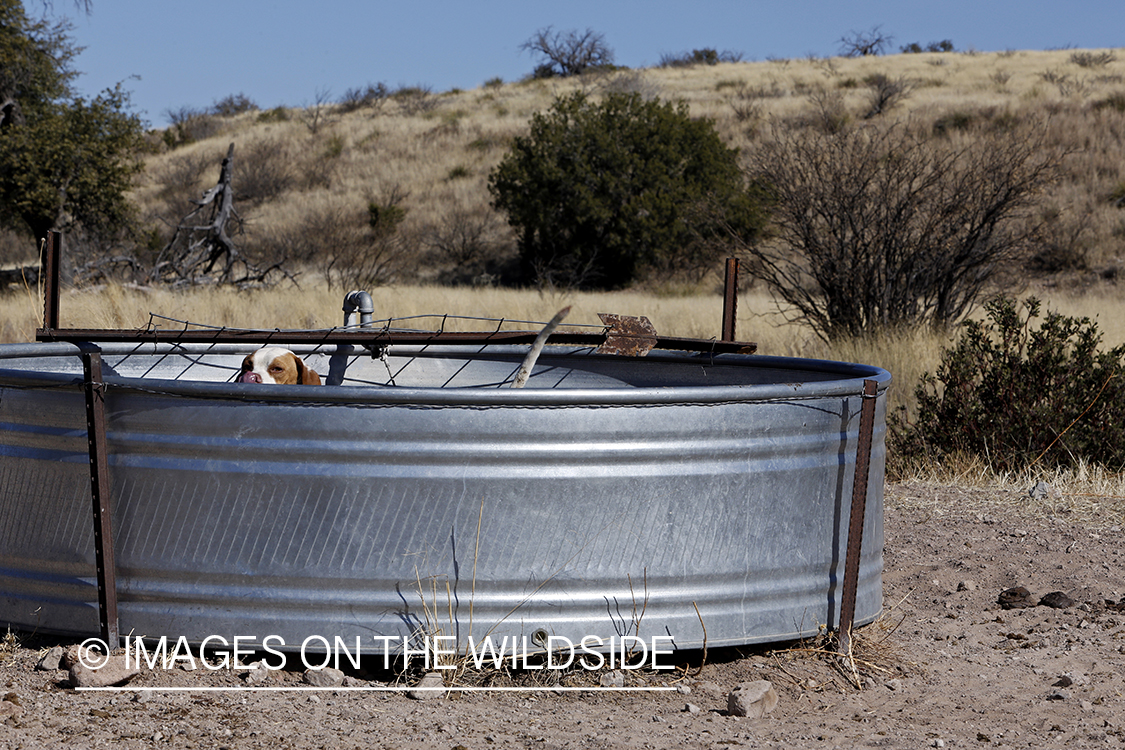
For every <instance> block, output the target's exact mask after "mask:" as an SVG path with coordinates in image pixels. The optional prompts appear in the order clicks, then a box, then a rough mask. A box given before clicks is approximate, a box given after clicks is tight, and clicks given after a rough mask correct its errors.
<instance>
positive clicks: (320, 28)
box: [25, 0, 1125, 126]
mask: <svg viewBox="0 0 1125 750" xmlns="http://www.w3.org/2000/svg"><path fill="white" fill-rule="evenodd" d="M53 5H54V10H55V12H56V13H68V14H70V15H71V16H72V21H73V23H74V28H73V31H72V32H71V37H72V39H73V40H74V41H75V42H76V43H77V44H78V45H80V46H84V47H85V48H86V49H85V51H84V52H83V53H82V54H81V55H80V56H79V57H78V59H77V64H76V68H77V69H78V70H79V71H82V72H83V75H82V77H81V78H79V80H78V87H79V90H80V91H81V92H82V93H84V94H86V95H93V94H96V93H97V92H99V91H101V90H103V89H105V88H106V87H110V86H113V85H114V84H116V83H118V82H122V83H123V84H124V86H125V88H126V89H127V90H129V91H131V92H132V94H133V105H134V109H135V110H136V111H137V112H138V113H140V114H141V115H142V117H144V118H145V120H146V121H147V122H149V123H150V124H151V125H153V126H163V125H166V124H167V118H166V116H165V113H166V112H167V111H169V110H178V109H180V108H182V107H197V108H206V107H208V106H210V105H211V104H213V103H214V102H215V101H217V100H219V99H222V98H224V97H226V96H227V95H229V94H238V93H243V94H246V95H247V96H249V97H250V98H251V99H252V100H254V101H255V102H256V103H257V104H258V105H259V106H261V107H263V108H269V107H274V106H277V105H281V104H284V105H288V106H302V105H307V104H311V103H313V102H314V101H315V100H316V98H317V96H318V93H322V92H328V93H329V96H330V98H331V99H332V100H333V101H335V100H336V99H338V98H339V97H340V95H342V94H343V93H344V92H345V91H346V90H347V89H349V88H353V87H359V86H365V85H366V84H367V83H378V82H384V83H386V84H387V85H388V86H390V87H392V88H394V87H396V86H399V85H407V86H413V85H427V86H430V87H432V88H433V90H434V91H438V92H440V91H446V90H448V89H451V88H462V89H469V88H474V87H476V86H479V85H480V84H482V83H484V82H485V81H486V80H488V79H490V78H494V77H497V76H498V77H501V78H503V79H504V80H505V81H514V80H518V79H519V78H522V77H523V76H525V75H526V74H527V73H528V72H529V71H531V70H532V69H533V68H534V67H535V64H536V62H537V58H535V57H534V56H532V55H531V54H529V53H528V52H523V51H521V50H520V44H521V43H522V42H523V41H525V40H527V39H528V38H529V37H530V36H531V35H532V34H533V33H534V32H535V31H536V30H537V29H540V28H543V27H546V26H553V27H554V28H555V29H556V30H562V31H565V30H570V29H579V30H583V29H586V28H592V29H594V30H595V31H598V32H600V33H602V34H604V36H605V40H606V42H607V44H608V45H609V46H610V47H611V48H612V49H613V50H614V52H615V55H616V62H617V63H618V64H620V65H626V66H629V67H642V66H646V65H653V64H655V63H657V62H658V61H659V60H660V57H661V55H662V54H664V53H681V52H687V51H690V50H692V49H696V48H703V47H711V48H714V49H717V50H720V51H722V50H732V51H735V52H740V53H741V54H742V55H743V56H744V59H746V60H764V59H766V58H767V57H803V56H806V55H809V54H816V55H820V56H827V55H834V54H837V53H838V52H839V49H840V38H841V37H842V36H844V35H845V34H848V33H849V32H852V31H865V30H869V29H871V28H873V27H875V26H880V27H881V31H882V32H883V33H885V34H888V35H890V36H892V37H893V38H894V41H893V47H892V50H893V51H897V50H898V47H899V46H900V45H905V44H908V43H910V42H918V43H920V44H923V45H924V44H926V43H928V42H933V41H941V40H943V39H949V40H951V41H952V42H953V44H954V46H955V47H956V48H957V49H958V50H966V49H976V50H980V51H994V50H1006V49H1013V50H1014V49H1037V50H1042V49H1054V48H1061V47H1080V48H1106V47H1121V46H1125V0H1098V1H1096V2H1093V1H1091V2H1083V1H1082V0H1071V1H1070V2H1059V1H1058V0H1055V1H1052V2H1045V1H1044V0H937V1H936V2H935V1H934V0H929V2H909V1H905V0H867V1H866V2H850V3H849V2H841V0H828V1H826V0H789V2H781V1H780V0H775V1H774V2H757V1H756V0H741V1H740V2H739V1H735V0H679V1H678V2H671V1H669V0H649V1H648V2H633V1H623V0H600V1H598V0H566V1H565V2H540V1H539V0H476V2H467V1H464V0H463V1H462V2H448V1H445V0H412V1H408V2H401V1H400V2H385V1H384V2H380V1H376V0H318V1H316V2H308V1H306V2H297V1H296V0H192V1H191V2H172V1H171V0H93V10H92V12H91V13H90V14H89V15H86V14H83V13H79V12H78V11H77V10H75V7H74V4H73V3H68V2H67V1H66V0H54V4H53ZM25 6H26V7H28V8H29V10H30V11H31V12H38V11H39V10H40V9H41V8H42V5H41V4H40V3H38V2H37V1H36V0H25Z"/></svg>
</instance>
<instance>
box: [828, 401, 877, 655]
mask: <svg viewBox="0 0 1125 750" xmlns="http://www.w3.org/2000/svg"><path fill="white" fill-rule="evenodd" d="M877 385H878V384H877V383H876V382H875V381H874V380H865V381H863V406H862V408H861V409H860V413H859V444H858V445H857V447H856V458H855V477H854V478H853V479H852V509H851V520H850V522H849V524H848V548H847V553H846V557H845V562H844V586H843V591H842V592H841V595H840V596H841V602H840V629H839V631H838V634H837V635H838V641H839V652H840V653H841V654H848V653H849V652H850V650H851V639H852V623H853V622H854V621H855V597H856V589H857V588H858V586H859V553H860V551H861V550H862V549H863V521H864V516H865V514H866V510H867V480H868V475H869V474H870V473H871V438H872V433H873V432H874V431H875V400H876V398H877V397H878V391H877Z"/></svg>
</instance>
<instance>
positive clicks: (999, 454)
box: [894, 297, 1125, 471]
mask: <svg viewBox="0 0 1125 750" xmlns="http://www.w3.org/2000/svg"><path fill="white" fill-rule="evenodd" d="M985 311H986V313H987V320H985V321H970V322H968V323H966V324H965V331H964V333H963V334H962V336H961V338H960V340H959V341H958V342H957V343H956V345H955V346H953V348H951V349H947V350H946V351H945V352H944V354H943V357H942V362H941V365H940V366H939V368H938V371H937V375H936V376H934V375H930V374H929V373H927V374H926V375H925V376H923V378H922V382H921V384H919V385H918V387H917V388H916V389H915V395H916V396H917V399H918V418H917V421H916V422H915V423H914V424H910V425H905V424H903V421H902V420H901V418H900V419H899V420H897V423H896V425H895V437H894V445H895V448H896V449H897V450H898V452H899V453H900V455H901V457H902V458H904V459H906V460H907V461H910V460H912V459H919V458H929V459H938V460H940V459H942V458H943V457H945V456H948V455H950V454H955V453H964V454H970V455H976V456H979V457H981V458H983V459H985V460H986V461H987V462H988V463H989V464H990V465H991V466H992V467H993V468H994V469H996V470H999V471H1011V470H1020V469H1022V468H1025V467H1027V466H1028V465H1030V464H1031V463H1033V462H1035V461H1036V460H1037V459H1038V460H1039V463H1040V464H1045V465H1047V466H1073V465H1076V464H1077V463H1079V462H1080V461H1087V462H1092V463H1098V464H1102V465H1104V466H1106V467H1107V468H1110V469H1112V470H1115V471H1120V470H1121V469H1122V468H1123V467H1125V376H1123V369H1125V368H1123V364H1125V345H1123V346H1118V347H1116V348H1114V349H1111V350H1109V351H1098V345H1099V343H1100V341H1101V335H1100V334H1099V333H1098V327H1097V324H1096V323H1094V322H1092V321H1090V319H1089V318H1070V317H1066V316H1063V315H1059V314H1057V313H1053V312H1048V313H1047V314H1046V317H1044V318H1043V320H1042V323H1041V324H1040V326H1039V327H1038V328H1036V329H1033V328H1032V327H1031V323H1032V321H1033V320H1034V319H1037V318H1039V315H1040V303H1039V301H1038V300H1037V299H1035V298H1034V297H1032V298H1029V299H1027V300H1026V301H1025V302H1024V312H1023V313H1022V314H1021V312H1020V310H1019V309H1018V308H1017V305H1016V302H1015V301H1014V300H1012V299H1007V298H1005V299H1000V300H997V301H994V302H991V303H989V304H986V305H985ZM1040 456H1041V458H1040Z"/></svg>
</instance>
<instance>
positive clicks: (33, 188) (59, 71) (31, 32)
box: [0, 0, 143, 240]
mask: <svg viewBox="0 0 1125 750" xmlns="http://www.w3.org/2000/svg"><path fill="white" fill-rule="evenodd" d="M68 30H69V26H68V25H67V24H66V23H64V22H60V23H53V24H52V23H48V22H47V21H44V20H40V21H32V20H30V19H29V18H28V17H27V15H26V13H25V12H24V9H23V6H22V5H21V3H19V2H17V0H0V112H2V118H0V222H3V223H4V224H5V225H7V226H8V227H10V228H13V229H17V230H25V231H28V232H30V233H31V235H32V237H34V238H35V239H36V240H39V239H41V238H43V237H44V236H45V235H46V233H47V231H48V230H50V229H69V228H71V227H74V226H81V227H83V228H84V229H85V230H87V231H89V232H91V233H94V234H109V233H112V232H115V231H117V230H119V229H121V228H123V227H125V226H126V225H128V223H129V220H130V217H131V207H130V204H129V203H128V201H127V200H126V198H125V194H126V191H127V190H128V189H129V188H130V187H131V182H132V178H133V175H135V174H136V173H137V172H138V171H140V169H141V164H140V161H139V158H138V155H139V153H140V149H141V145H142V136H143V129H142V126H141V122H140V119H139V118H138V117H137V116H136V115H133V114H130V113H129V112H128V105H129V97H128V94H127V93H126V92H124V91H122V89H121V87H120V86H118V87H116V88H114V89H109V90H106V91H105V92H103V93H102V94H100V95H98V96H97V97H95V98H94V99H92V100H89V101H88V100H86V99H84V98H82V97H79V96H76V95H75V93H74V91H73V88H72V85H71V84H72V81H73V79H74V77H75V75H76V73H75V72H74V71H73V69H72V68H71V66H70V64H71V61H72V60H73V58H74V57H75V55H77V53H78V51H79V49H78V48H77V47H75V46H74V45H73V43H72V42H71V41H70V39H69V38H68V37H67V31H68Z"/></svg>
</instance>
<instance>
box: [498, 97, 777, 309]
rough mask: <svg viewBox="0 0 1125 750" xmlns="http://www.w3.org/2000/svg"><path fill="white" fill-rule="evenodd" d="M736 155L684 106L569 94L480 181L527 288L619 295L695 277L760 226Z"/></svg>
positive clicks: (534, 120)
mask: <svg viewBox="0 0 1125 750" xmlns="http://www.w3.org/2000/svg"><path fill="white" fill-rule="evenodd" d="M736 157H737V152H736V151H735V150H734V149H731V148H728V147H726V146H725V145H724V144H723V143H722V141H721V139H720V138H719V136H718V134H717V133H716V132H715V129H714V127H713V126H712V124H711V123H710V122H709V121H707V120H699V119H693V118H692V117H690V116H689V115H688V111H687V106H686V105H684V104H679V105H674V104H671V103H667V102H665V103H662V102H660V101H657V100H651V101H650V100H645V99H643V98H642V97H641V96H639V95H638V94H609V95H607V96H606V97H605V98H604V100H603V101H602V102H601V103H594V102H592V101H591V100H590V99H588V98H587V96H586V95H585V94H582V93H576V94H572V95H569V96H566V97H562V98H559V99H557V100H556V101H555V103H554V105H553V106H552V108H551V109H550V111H548V112H546V113H536V114H535V115H533V116H532V120H531V132H530V133H529V134H528V135H526V136H520V137H517V138H515V139H514V141H513V143H512V146H511V148H510V150H509V151H508V153H507V154H506V155H505V156H504V158H503V159H502V160H501V162H500V164H499V165H497V167H496V168H495V169H494V170H493V171H492V173H491V174H490V175H489V181H488V187H489V191H490V193H491V194H492V197H493V206H494V207H495V208H496V209H498V210H501V211H504V212H506V213H507V214H508V222H509V223H510V224H511V226H512V227H513V228H514V229H515V230H516V233H517V235H518V245H519V252H520V257H521V260H522V262H523V265H524V271H525V273H526V274H527V275H528V276H529V277H532V278H533V279H534V280H535V281H537V282H538V283H540V284H547V285H556V284H557V285H563V286H568V287H593V288H603V289H608V288H617V287H621V286H624V285H626V284H628V283H630V282H632V281H633V280H635V279H636V278H637V277H638V276H640V275H641V274H643V273H646V272H657V273H664V274H673V273H678V272H687V273H693V272H698V271H700V270H701V269H706V268H709V267H710V266H711V264H713V262H714V261H715V259H716V257H717V256H718V255H719V254H720V253H722V252H725V251H726V250H727V245H728V244H729V239H728V234H727V233H728V231H730V230H733V231H734V233H736V234H737V235H739V236H741V237H743V238H744V240H745V241H747V242H752V241H753V240H754V238H756V236H757V234H758V233H759V232H760V230H761V228H762V226H763V224H764V220H765V217H764V214H763V212H762V211H761V210H760V208H759V206H760V204H759V203H758V202H756V201H755V200H754V199H753V198H751V196H750V195H749V194H748V193H747V191H746V190H745V189H744V184H743V179H742V176H741V174H740V172H739V169H738V165H737V163H736Z"/></svg>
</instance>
